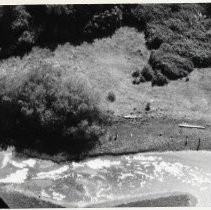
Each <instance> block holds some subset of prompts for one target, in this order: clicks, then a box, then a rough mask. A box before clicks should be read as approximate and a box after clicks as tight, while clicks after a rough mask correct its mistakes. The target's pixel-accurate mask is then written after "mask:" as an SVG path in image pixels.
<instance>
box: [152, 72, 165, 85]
mask: <svg viewBox="0 0 211 210" xmlns="http://www.w3.org/2000/svg"><path fill="white" fill-rule="evenodd" d="M166 84H168V80H167V78H166V77H165V76H164V75H163V74H162V73H161V72H160V71H157V72H156V74H155V76H154V77H153V79H152V86H154V85H157V86H164V85H166Z"/></svg>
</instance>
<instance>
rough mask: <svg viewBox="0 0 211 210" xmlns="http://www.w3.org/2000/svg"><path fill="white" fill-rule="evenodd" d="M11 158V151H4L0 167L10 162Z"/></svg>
mask: <svg viewBox="0 0 211 210" xmlns="http://www.w3.org/2000/svg"><path fill="white" fill-rule="evenodd" d="M11 158H12V153H5V155H4V159H3V161H2V166H1V168H4V167H6V166H7V164H8V163H9V162H10V160H11Z"/></svg>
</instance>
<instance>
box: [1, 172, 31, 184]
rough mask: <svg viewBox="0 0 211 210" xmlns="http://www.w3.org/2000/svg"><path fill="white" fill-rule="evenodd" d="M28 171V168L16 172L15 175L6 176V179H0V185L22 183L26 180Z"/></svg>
mask: <svg viewBox="0 0 211 210" xmlns="http://www.w3.org/2000/svg"><path fill="white" fill-rule="evenodd" d="M28 171H29V169H28V168H24V169H21V170H17V171H16V172H15V173H12V174H10V175H8V176H7V177H6V178H4V179H0V183H16V184H21V183H24V181H25V180H26V179H27V175H28Z"/></svg>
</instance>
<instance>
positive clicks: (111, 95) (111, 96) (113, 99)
mask: <svg viewBox="0 0 211 210" xmlns="http://www.w3.org/2000/svg"><path fill="white" fill-rule="evenodd" d="M107 100H108V101H110V102H114V101H115V100H116V96H115V94H114V93H113V92H112V91H110V92H109V93H108V96H107Z"/></svg>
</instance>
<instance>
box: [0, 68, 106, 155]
mask: <svg viewBox="0 0 211 210" xmlns="http://www.w3.org/2000/svg"><path fill="white" fill-rule="evenodd" d="M0 85H1V92H0V133H1V139H2V143H5V144H13V145H15V146H16V147H17V148H32V149H37V150H42V151H47V152H59V151H64V150H65V151H68V152H71V153H76V154H79V153H80V152H81V151H83V152H84V151H87V150H88V149H90V148H91V147H92V146H94V145H95V144H96V143H97V140H98V138H99V136H100V135H101V134H102V131H103V129H102V126H103V125H104V124H105V123H106V119H107V118H106V115H105V114H104V113H103V112H102V111H100V109H99V108H98V101H99V99H98V98H97V95H96V94H93V91H91V89H90V88H89V87H88V86H87V85H85V84H84V83H82V82H81V81H80V80H79V79H77V77H74V78H73V77H70V76H64V75H63V73H62V70H61V69H58V68H53V67H52V66H51V65H49V64H46V65H42V66H39V67H36V68H32V69H31V70H30V71H28V73H26V74H22V75H21V74H19V77H18V78H17V77H15V78H12V77H10V78H2V79H1V81H0Z"/></svg>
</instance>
